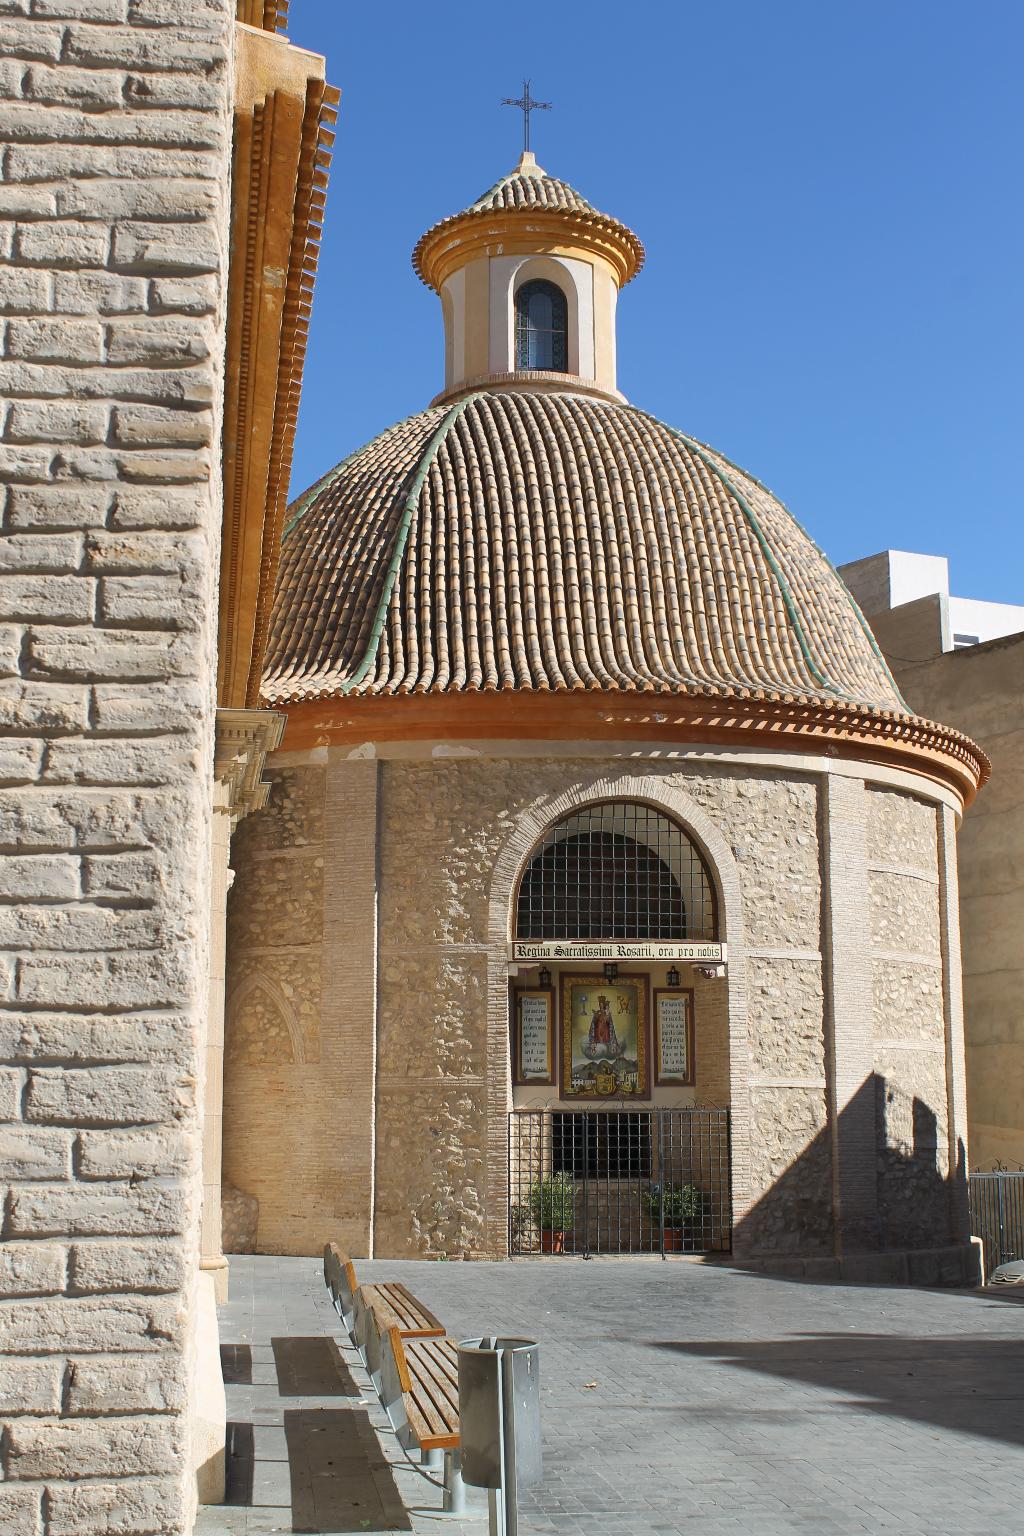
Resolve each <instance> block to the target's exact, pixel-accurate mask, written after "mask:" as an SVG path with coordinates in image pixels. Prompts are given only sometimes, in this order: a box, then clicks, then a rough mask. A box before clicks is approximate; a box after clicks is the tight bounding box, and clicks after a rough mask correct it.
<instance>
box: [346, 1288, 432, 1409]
mask: <svg viewBox="0 0 1024 1536" xmlns="http://www.w3.org/2000/svg"><path fill="white" fill-rule="evenodd" d="M391 1328H397V1329H398V1332H399V1333H400V1334H401V1336H402V1338H403V1339H406V1340H408V1339H443V1338H444V1335H445V1327H444V1324H443V1323H441V1322H439V1321H438V1319H437V1318H436V1317H435V1316H434V1314H433V1312H430V1311H428V1310H427V1308H426V1307H425V1306H423V1305H422V1303H421V1302H419V1301H417V1300H416V1297H415V1296H414V1295H413V1294H412V1292H411V1291H410V1290H408V1289H407V1288H406V1286H404V1285H400V1284H386V1285H381V1284H377V1285H362V1286H360V1287H359V1290H358V1291H357V1292H356V1298H355V1321H354V1323H353V1325H352V1329H351V1333H352V1339H353V1342H354V1343H355V1346H356V1348H357V1349H358V1351H359V1353H360V1355H361V1356H362V1361H363V1364H364V1365H365V1366H366V1369H367V1371H368V1372H369V1375H370V1378H371V1380H372V1381H373V1385H374V1387H379V1385H380V1369H381V1340H382V1339H383V1337H384V1335H385V1334H386V1333H387V1332H388V1330H389V1329H391Z"/></svg>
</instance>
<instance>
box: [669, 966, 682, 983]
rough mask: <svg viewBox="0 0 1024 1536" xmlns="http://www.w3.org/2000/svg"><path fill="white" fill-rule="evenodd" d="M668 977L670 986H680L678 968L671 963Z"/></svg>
mask: <svg viewBox="0 0 1024 1536" xmlns="http://www.w3.org/2000/svg"><path fill="white" fill-rule="evenodd" d="M666 979H667V981H668V984H669V986H670V987H678V985H679V972H678V971H677V970H676V968H675V966H674V965H670V966H669V968H668V977H667V978H666Z"/></svg>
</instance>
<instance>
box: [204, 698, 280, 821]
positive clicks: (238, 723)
mask: <svg viewBox="0 0 1024 1536" xmlns="http://www.w3.org/2000/svg"><path fill="white" fill-rule="evenodd" d="M284 726H285V716H284V715H282V714H278V713H277V712H276V711H274V710H269V709H218V711H217V722H216V734H215V737H214V742H215V745H214V754H213V776H214V778H215V779H216V780H217V781H218V783H220V784H223V785H224V787H225V788H226V790H227V805H226V806H224V807H223V809H224V810H226V811H227V812H228V814H229V815H230V816H231V817H232V819H233V821H241V819H242V817H243V816H248V815H249V813H250V811H260V810H262V809H263V807H264V806H265V805H266V803H267V798H268V796H269V794H270V785H269V784H267V783H265V782H264V781H263V764H264V761H265V760H266V756H267V753H268V752H273V751H275V750H276V748H277V747H279V746H280V745H281V741H282V738H283V736H284Z"/></svg>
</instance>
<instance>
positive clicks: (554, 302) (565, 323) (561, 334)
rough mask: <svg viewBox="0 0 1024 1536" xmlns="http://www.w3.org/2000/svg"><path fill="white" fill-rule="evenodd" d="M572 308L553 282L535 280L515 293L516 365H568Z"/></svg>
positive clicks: (564, 368)
mask: <svg viewBox="0 0 1024 1536" xmlns="http://www.w3.org/2000/svg"><path fill="white" fill-rule="evenodd" d="M568 316H569V307H568V305H567V303H566V299H565V294H564V293H563V292H562V290H561V288H558V287H556V286H555V284H554V283H546V282H543V281H542V280H540V279H536V280H535V281H533V282H530V283H524V284H523V286H522V287H521V288H520V290H519V292H518V293H517V294H516V367H517V368H546V369H548V370H549V371H550V372H553V373H566V372H568V368H569V318H568Z"/></svg>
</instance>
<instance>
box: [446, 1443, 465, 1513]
mask: <svg viewBox="0 0 1024 1536" xmlns="http://www.w3.org/2000/svg"><path fill="white" fill-rule="evenodd" d="M441 1508H442V1509H443V1510H444V1512H445V1514H447V1515H464V1514H465V1513H466V1485H465V1483H464V1482H463V1481H462V1452H461V1451H445V1453H444V1501H443V1503H442V1505H441Z"/></svg>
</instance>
